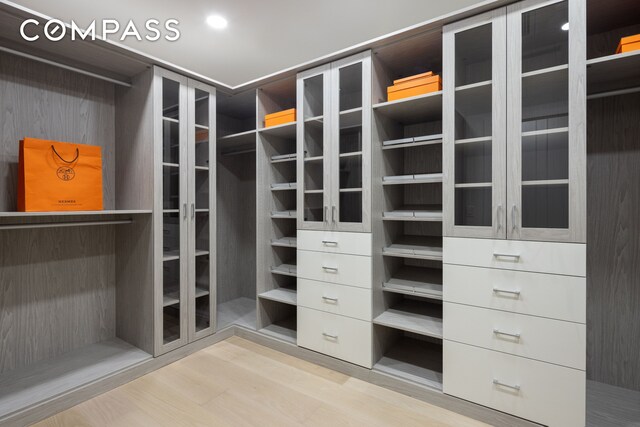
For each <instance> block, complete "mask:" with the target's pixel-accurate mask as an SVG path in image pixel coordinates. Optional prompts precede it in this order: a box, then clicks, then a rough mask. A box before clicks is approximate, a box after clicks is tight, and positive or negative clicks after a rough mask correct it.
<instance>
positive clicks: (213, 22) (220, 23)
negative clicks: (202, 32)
mask: <svg viewBox="0 0 640 427" xmlns="http://www.w3.org/2000/svg"><path fill="white" fill-rule="evenodd" d="M207 24H209V26H210V27H212V28H215V29H216V30H223V29H225V28H227V24H228V22H227V20H226V19H224V18H223V17H222V16H220V15H211V16H209V17H207Z"/></svg>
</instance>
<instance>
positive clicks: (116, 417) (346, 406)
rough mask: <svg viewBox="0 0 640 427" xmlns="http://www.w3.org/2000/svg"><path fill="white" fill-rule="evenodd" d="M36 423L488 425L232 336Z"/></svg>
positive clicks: (68, 426) (54, 426) (44, 426)
mask: <svg viewBox="0 0 640 427" xmlns="http://www.w3.org/2000/svg"><path fill="white" fill-rule="evenodd" d="M36 426H37V427H62V426H64V427H77V426H127V427H135V426H172V427H174V426H233V427H236V426H260V427H266V426H278V427H285V426H306V427H311V426H331V427H339V426H367V427H373V426H402V427H411V426H416V427H418V426H420V427H425V426H434V427H435V426H437V427H447V426H452V427H453V426H455V427H478V426H487V424H484V423H481V422H479V421H475V420H472V419H470V418H467V417H464V416H462V415H459V414H456V413H454V412H450V411H447V410H445V409H442V408H439V407H437V406H433V405H430V404H428V403H425V402H422V401H419V400H416V399H413V398H411V397H408V396H405V395H402V394H399V393H396V392H394V391H391V390H387V389H385V388H382V387H378V386H375V385H372V384H369V383H366V382H364V381H361V380H358V379H355V378H351V377H349V376H346V375H343V374H341V373H338V372H335V371H332V370H330V369H327V368H323V367H320V366H317V365H314V364H312V363H309V362H306V361H303V360H300V359H297V358H295V357H292V356H288V355H285V354H283V353H280V352H277V351H275V350H272V349H269V348H266V347H263V346H260V345H258V344H255V343H252V342H250V341H247V340H244V339H242V338H239V337H232V338H229V339H228V340H226V341H222V342H220V343H217V344H215V345H213V346H211V347H209V348H206V349H204V350H201V351H199V352H197V353H194V354H193V355H191V356H188V357H186V358H184V359H181V360H180V361H178V362H176V363H173V364H171V365H169V366H165V367H164V368H161V369H159V370H157V371H155V372H152V373H150V374H148V375H145V376H143V377H140V378H138V379H136V380H134V381H132V382H130V383H128V384H126V385H124V386H121V387H119V388H117V389H114V390H112V391H110V392H107V393H105V394H103V395H100V396H98V397H96V398H94V399H91V400H88V401H86V402H84V403H82V404H80V405H78V406H75V407H73V408H71V409H69V410H67V411H64V412H61V413H59V414H57V415H55V416H53V417H51V418H49V419H46V420H44V421H41V422H40V423H38V424H36Z"/></svg>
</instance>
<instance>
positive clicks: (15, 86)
mask: <svg viewBox="0 0 640 427" xmlns="http://www.w3.org/2000/svg"><path fill="white" fill-rule="evenodd" d="M114 114H115V109H114V87H113V84H112V83H108V82H104V81H101V80H97V79H94V78H91V77H87V76H82V75H79V74H76V73H73V72H71V71H67V70H63V69H60V68H56V67H53V66H49V65H46V64H41V63H38V62H35V61H31V60H28V59H24V58H20V57H17V56H14V55H10V54H7V53H1V52H0V211H15V210H16V203H17V198H16V197H17V196H16V188H17V173H18V141H19V140H20V139H22V138H24V137H25V136H28V137H33V138H42V139H51V140H57V141H66V142H75V143H79V144H90V145H99V146H101V147H102V159H103V165H102V166H103V175H104V179H103V193H104V208H105V209H113V208H114V206H115V197H114V191H115V146H114V145H115V144H114V141H115V136H114V135H115V124H114V123H115V122H114Z"/></svg>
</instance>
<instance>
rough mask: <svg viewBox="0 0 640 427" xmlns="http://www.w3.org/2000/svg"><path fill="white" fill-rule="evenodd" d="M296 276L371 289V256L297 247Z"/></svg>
mask: <svg viewBox="0 0 640 427" xmlns="http://www.w3.org/2000/svg"><path fill="white" fill-rule="evenodd" d="M297 267H298V277H299V278H302V279H311V280H318V281H320V282H329V283H338V284H342V285H349V286H357V287H360V288H367V289H371V282H372V278H371V275H372V271H371V270H372V266H371V257H366V256H360V255H344V254H328V253H322V252H309V251H303V250H300V249H298V266H297Z"/></svg>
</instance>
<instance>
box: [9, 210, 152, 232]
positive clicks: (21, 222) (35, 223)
mask: <svg viewBox="0 0 640 427" xmlns="http://www.w3.org/2000/svg"><path fill="white" fill-rule="evenodd" d="M150 214H151V210H106V211H65V212H0V230H18V229H33V228H55V227H82V226H95V225H124V224H131V223H132V222H133V220H134V218H135V217H136V216H140V215H150Z"/></svg>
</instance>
